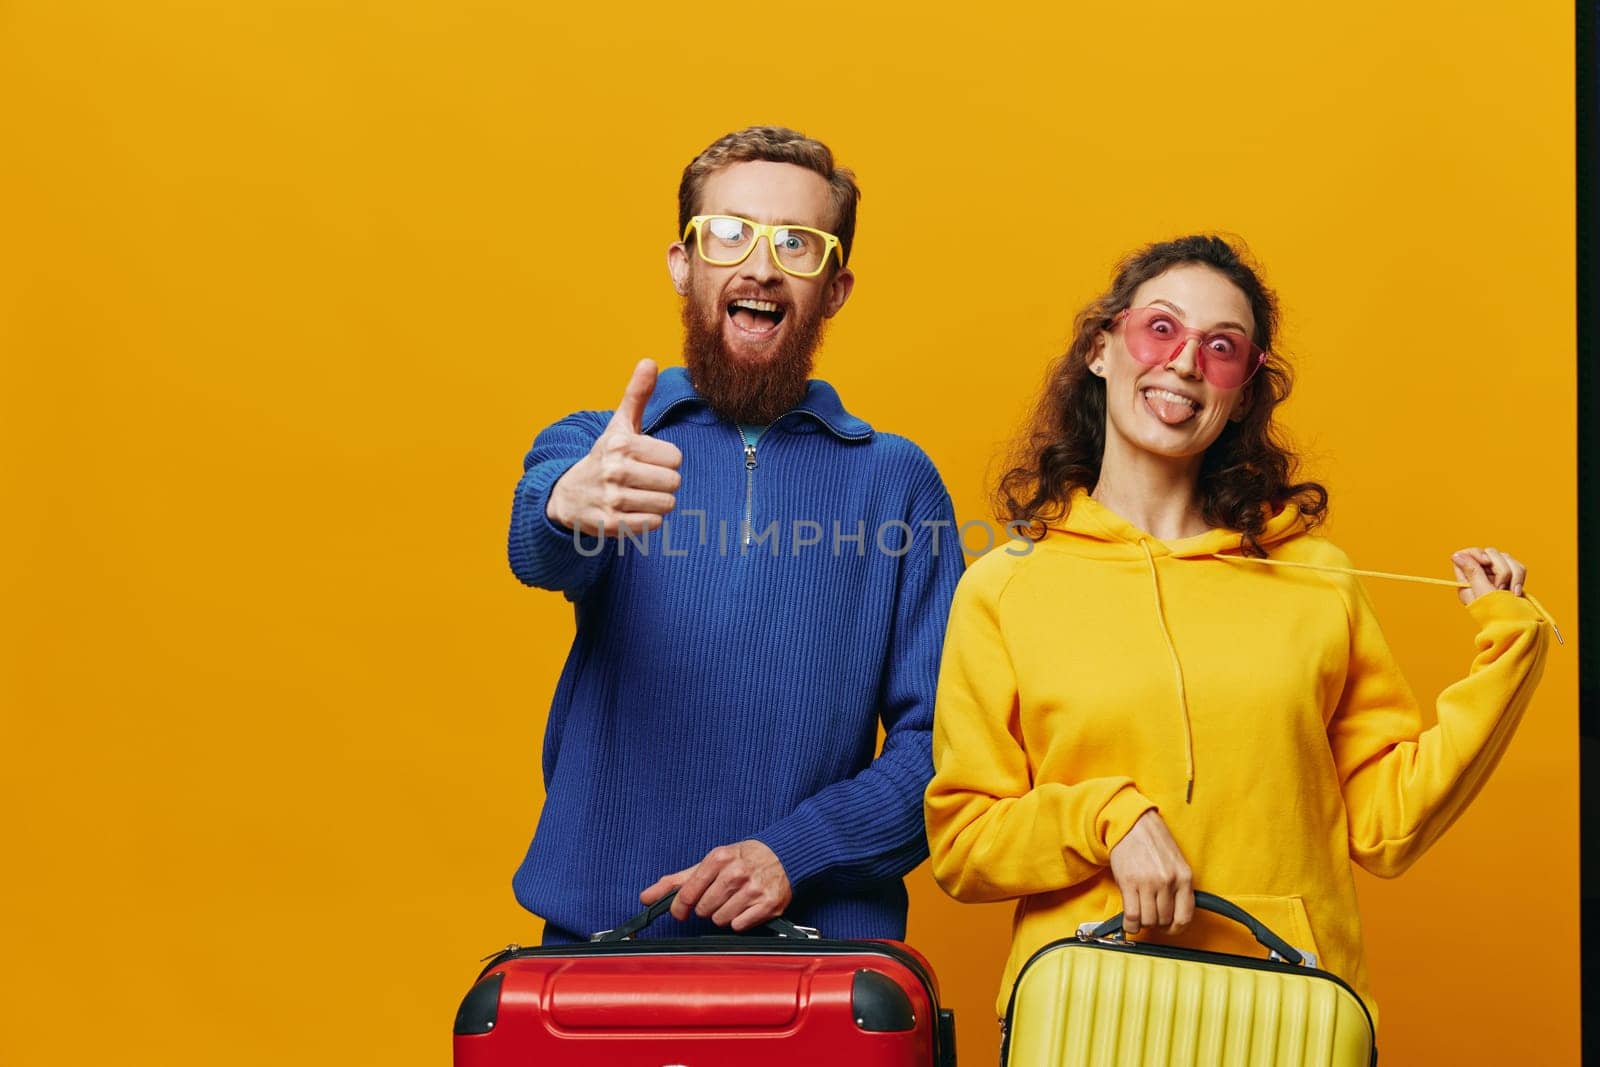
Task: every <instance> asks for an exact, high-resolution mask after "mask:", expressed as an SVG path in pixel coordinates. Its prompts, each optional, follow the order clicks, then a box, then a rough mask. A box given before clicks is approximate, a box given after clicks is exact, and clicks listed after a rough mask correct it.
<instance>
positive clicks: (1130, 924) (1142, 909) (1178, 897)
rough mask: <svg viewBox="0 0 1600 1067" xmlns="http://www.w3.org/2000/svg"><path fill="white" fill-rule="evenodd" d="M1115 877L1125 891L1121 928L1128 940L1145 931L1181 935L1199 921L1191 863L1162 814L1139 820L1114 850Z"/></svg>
mask: <svg viewBox="0 0 1600 1067" xmlns="http://www.w3.org/2000/svg"><path fill="white" fill-rule="evenodd" d="M1111 875H1112V877H1114V878H1115V879H1116V880H1117V888H1118V889H1120V890H1121V891H1122V929H1123V930H1124V931H1126V932H1127V934H1128V936H1130V937H1132V936H1133V935H1134V934H1137V933H1138V932H1139V930H1140V929H1141V928H1142V927H1145V926H1155V927H1159V928H1161V929H1162V930H1163V931H1164V932H1165V933H1169V934H1178V933H1182V932H1183V929H1184V927H1186V926H1188V925H1189V921H1190V920H1191V919H1193V918H1194V881H1193V876H1192V874H1191V873H1190V871H1189V863H1188V861H1187V860H1185V859H1184V858H1183V852H1182V850H1180V849H1179V848H1178V843H1177V842H1176V841H1174V840H1173V839H1172V832H1171V831H1170V830H1168V829H1167V824H1166V823H1165V822H1163V821H1162V819H1161V816H1160V814H1158V813H1157V812H1154V811H1147V812H1145V813H1144V814H1143V815H1141V816H1139V821H1138V822H1136V823H1134V824H1133V829H1132V830H1129V831H1128V836H1126V837H1124V838H1123V839H1122V840H1121V841H1118V842H1117V843H1116V845H1115V846H1114V847H1113V848H1112V849H1111Z"/></svg>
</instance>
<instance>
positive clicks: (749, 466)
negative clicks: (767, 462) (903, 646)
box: [744, 444, 756, 471]
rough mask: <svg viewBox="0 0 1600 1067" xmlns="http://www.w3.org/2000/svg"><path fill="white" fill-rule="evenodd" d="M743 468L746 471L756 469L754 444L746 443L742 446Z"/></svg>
mask: <svg viewBox="0 0 1600 1067" xmlns="http://www.w3.org/2000/svg"><path fill="white" fill-rule="evenodd" d="M744 469H745V470H747V471H753V470H755V469H756V446H755V445H752V444H746V445H745V446H744Z"/></svg>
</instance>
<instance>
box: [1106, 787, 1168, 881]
mask: <svg viewBox="0 0 1600 1067" xmlns="http://www.w3.org/2000/svg"><path fill="white" fill-rule="evenodd" d="M1155 810H1156V802H1155V801H1153V800H1151V799H1150V798H1149V797H1147V796H1145V795H1144V794H1143V793H1141V792H1139V791H1138V790H1137V789H1135V788H1133V786H1131V785H1128V786H1124V787H1123V788H1122V789H1120V790H1118V791H1117V793H1116V795H1115V796H1113V797H1112V798H1111V799H1110V800H1109V801H1107V802H1106V805H1105V807H1103V808H1101V809H1100V817H1099V818H1098V819H1097V820H1096V825H1095V829H1096V831H1097V833H1096V840H1097V841H1098V842H1099V843H1100V847H1101V848H1102V849H1103V851H1102V853H1101V854H1100V855H1098V856H1096V857H1095V859H1096V860H1097V861H1099V862H1100V863H1101V864H1102V865H1105V864H1108V863H1110V862H1111V850H1112V849H1114V848H1116V847H1117V844H1118V842H1120V841H1121V840H1122V839H1123V838H1124V837H1127V836H1128V831H1129V830H1132V829H1133V824H1134V823H1136V822H1138V821H1139V817H1140V816H1142V815H1143V814H1144V813H1145V812H1147V811H1155Z"/></svg>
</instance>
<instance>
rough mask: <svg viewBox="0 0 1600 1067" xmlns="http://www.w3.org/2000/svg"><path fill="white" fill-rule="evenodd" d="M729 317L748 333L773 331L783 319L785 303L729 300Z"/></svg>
mask: <svg viewBox="0 0 1600 1067" xmlns="http://www.w3.org/2000/svg"><path fill="white" fill-rule="evenodd" d="M728 317H729V318H730V319H732V320H733V324H734V325H735V326H737V327H739V329H741V330H743V331H745V332H746V333H771V332H772V331H773V330H775V329H777V328H778V323H780V322H782V321H783V305H781V304H774V303H773V302H772V301H770V300H748V299H740V300H733V301H729V303H728Z"/></svg>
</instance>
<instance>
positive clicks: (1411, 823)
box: [926, 237, 1547, 1014]
mask: <svg viewBox="0 0 1600 1067" xmlns="http://www.w3.org/2000/svg"><path fill="white" fill-rule="evenodd" d="M1277 317H1278V315H1277V307H1276V301H1275V298H1274V296H1273V294H1272V293H1271V292H1270V291H1269V290H1268V289H1267V288H1266V287H1265V286H1264V285H1263V284H1262V282H1261V280H1260V279H1259V278H1258V277H1257V274H1256V272H1255V270H1253V269H1252V268H1251V267H1250V266H1249V265H1248V264H1246V263H1245V262H1244V261H1243V260H1242V259H1241V258H1240V256H1239V255H1238V254H1237V253H1236V251H1235V250H1234V249H1233V248H1232V247H1231V246H1230V245H1228V244H1227V243H1226V242H1225V241H1223V240H1221V239H1218V238H1215V237H1185V238H1182V239H1179V240H1176V241H1170V242H1165V243H1162V244H1156V245H1152V246H1151V247H1149V248H1146V249H1144V250H1142V251H1140V252H1138V253H1136V254H1134V255H1133V256H1131V257H1130V258H1128V259H1127V260H1126V261H1125V262H1124V263H1123V264H1122V265H1121V267H1120V269H1119V271H1118V272H1117V274H1116V277H1115V280H1114V281H1113V284H1112V286H1111V288H1110V290H1109V291H1108V292H1106V293H1105V294H1104V295H1102V296H1101V297H1100V298H1098V299H1097V300H1095V301H1094V302H1092V303H1091V304H1089V306H1088V307H1087V308H1085V309H1084V310H1083V312H1082V313H1080V314H1079V315H1078V317H1077V323H1076V331H1075V336H1074V339H1073V342H1072V344H1071V346H1070V348H1069V349H1068V350H1067V352H1066V354H1065V355H1064V356H1062V357H1061V358H1060V359H1059V360H1057V361H1056V363H1055V364H1054V365H1053V366H1052V367H1051V369H1050V371H1049V375H1048V379H1047V384H1046V388H1045V391H1044V394H1043V396H1042V397H1041V398H1040V401H1039V404H1038V409H1037V413H1036V416H1035V420H1034V423H1033V426H1032V428H1031V431H1030V432H1029V433H1028V434H1027V435H1026V436H1025V437H1024V439H1023V440H1022V442H1021V444H1020V446H1019V448H1018V450H1017V454H1016V456H1015V463H1014V465H1013V466H1012V467H1011V469H1009V470H1008V471H1007V473H1006V474H1005V475H1004V477H1003V478H1002V480H1001V484H1000V493H999V496H1000V503H1001V507H1002V510H1003V512H1004V513H1005V514H1006V516H1007V517H1008V518H1009V519H1010V520H1012V521H1020V522H1023V523H1026V524H1029V526H1031V528H1032V530H1033V533H1034V536H1035V540H1036V542H1037V543H1036V544H1035V545H1034V546H1033V548H1032V550H1031V551H1030V552H1028V553H1025V554H1023V553H1018V552H1016V551H1015V549H1012V550H1002V551H996V552H992V553H990V554H989V555H987V556H985V557H984V558H983V559H982V560H980V561H978V562H977V563H976V564H975V565H974V566H973V567H972V568H971V569H970V570H968V571H967V573H966V576H965V577H964V578H963V580H962V582H961V585H960V588H959V590H958V591H957V593H956V598H955V603H954V605H953V607H952V611H951V618H950V627H949V631H948V635H947V637H946V639H945V649H944V661H943V668H942V673H941V676H940V682H939V695H938V705H937V710H936V712H935V719H934V750H933V752H934V765H935V774H934V778H933V781H932V783H931V784H930V785H929V787H928V791H927V795H926V814H927V821H928V839H929V843H930V845H931V849H932V858H933V870H934V874H935V876H936V877H937V879H938V880H939V883H940V884H941V885H942V886H943V887H944V888H945V890H946V891H947V892H949V893H950V894H951V895H952V896H954V897H956V898H958V899H960V900H965V901H996V900H1007V899H1016V900H1017V901H1018V904H1017V910H1016V917H1015V921H1014V927H1013V937H1012V944H1011V950H1010V955H1009V958H1008V960H1007V963H1006V970H1005V977H1004V980H1003V982H1002V986H1001V990H1000V999H999V1007H1000V1011H1001V1013H1002V1014H1004V1010H1005V1006H1006V1002H1007V999H1008V997H1009V994H1010V991H1011V986H1012V983H1013V981H1014V980H1015V978H1016V975H1017V971H1018V969H1019V968H1020V967H1021V965H1022V964H1023V963H1024V962H1025V961H1026V960H1027V959H1028V957H1029V956H1030V955H1032V953H1033V952H1034V951H1036V950H1037V949H1039V948H1040V947H1041V946H1043V945H1045V944H1046V943H1048V942H1050V941H1052V940H1055V939H1057V938H1061V937H1067V936H1071V935H1072V934H1073V933H1074V932H1076V930H1077V928H1078V926H1079V924H1080V923H1082V922H1085V921H1098V920H1101V919H1104V918H1106V917H1107V916H1109V915H1112V914H1115V913H1116V912H1118V911H1121V912H1123V913H1124V914H1125V927H1126V929H1127V931H1128V932H1129V933H1130V934H1134V933H1138V932H1139V931H1140V930H1143V931H1144V932H1145V935H1146V936H1148V937H1152V938H1154V939H1156V940H1171V941H1176V942H1178V943H1181V944H1184V945H1189V946H1192V947H1199V948H1210V949H1217V950H1220V951H1229V952H1239V953H1256V952H1257V951H1258V950H1257V949H1256V948H1255V947H1254V945H1253V943H1252V942H1251V941H1250V939H1249V935H1248V934H1246V933H1245V932H1244V931H1243V929H1242V928H1240V927H1237V926H1235V925H1233V924H1232V923H1230V922H1228V921H1227V920H1225V919H1221V918H1218V917H1217V916H1214V915H1212V914H1211V913H1209V912H1205V911H1200V912H1197V911H1196V910H1195V907H1194V894H1193V890H1194V888H1195V887H1196V886H1198V887H1199V888H1202V889H1206V890H1208V891H1210V892H1212V893H1216V894H1218V895H1220V896H1223V897H1226V898H1228V899H1230V900H1232V901H1233V902H1235V903H1237V904H1239V905H1240V906H1241V907H1243V908H1244V909H1245V910H1247V911H1249V912H1251V913H1253V914H1254V915H1255V916H1256V917H1257V918H1259V919H1261V920H1262V921H1263V922H1264V923H1265V924H1266V925H1267V926H1268V927H1270V928H1272V929H1274V930H1275V931H1276V932H1278V933H1279V934H1280V935H1282V936H1283V937H1284V938H1285V939H1286V940H1288V942H1289V943H1290V944H1292V945H1295V946H1297V947H1300V948H1304V949H1308V950H1310V951H1312V952H1313V953H1315V954H1316V955H1317V956H1318V957H1319V959H1320V966H1321V967H1322V968H1323V969H1326V970H1329V971H1332V972H1333V973H1334V974H1336V975H1338V976H1339V977H1341V978H1343V979H1344V980H1345V981H1346V982H1348V983H1349V984H1350V985H1351V986H1352V987H1353V988H1354V989H1355V990H1356V992H1357V993H1359V994H1360V995H1361V997H1362V999H1363V1000H1364V1001H1366V1002H1367V1003H1368V1005H1369V1007H1370V1005H1371V1003H1372V996H1371V990H1370V985H1369V982H1368V976H1367V972H1366V966H1365V963H1364V961H1363V950H1362V940H1361V923H1360V919H1359V917H1358V915H1357V909H1356V889H1355V880H1354V876H1353V873H1352V868H1351V864H1352V862H1353V863H1356V864H1360V865H1361V866H1362V867H1364V868H1365V869H1367V870H1369V871H1371V872H1373V873H1374V874H1377V875H1380V876H1384V877H1390V876H1393V875H1397V874H1399V873H1400V872H1402V871H1404V870H1405V869H1406V868H1407V867H1408V866H1409V865H1410V864H1411V863H1412V862H1414V861H1415V860H1416V859H1417V857H1418V856H1419V855H1421V854H1422V852H1423V851H1424V850H1426V849H1427V847H1428V846H1429V845H1430V844H1432V843H1433V842H1434V841H1435V840H1436V839H1437V838H1438V837H1439V835H1440V834H1442V833H1443V832H1444V830H1445V829H1446V828H1447V827H1448V826H1449V825H1450V823H1451V822H1452V821H1453V820H1454V819H1455V818H1456V817H1457V816H1458V815H1459V814H1460V813H1461V811H1462V810H1463V809H1464V808H1465V807H1466V805H1467V804H1468V802H1470V801H1471V799H1472V797H1473V796H1474V795H1475V794H1476V793H1477V791H1478V789H1479V788H1480V787H1481V786H1482V785H1483V783H1484V781H1485V780H1486V779H1487V777H1488V776H1489V774H1490V773H1491V771H1492V770H1493V769H1494V767H1495V764H1496V763H1497V762H1498V760H1499V759H1500V756H1501V754H1502V753H1503V752H1504V751H1505V749H1506V746H1507V745H1508V744H1509V743H1510V740H1511V736H1512V733H1513V732H1514V731H1515V729H1516V726H1517V722H1518V720H1519V719H1520V717H1521V715H1522V712H1523V709H1524V708H1525V707H1526V706H1527V704H1528V700H1529V697H1530V695H1531V694H1532V692H1533V689H1534V687H1535V685H1536V684H1537V682H1538V679H1539V676H1540V673H1541V671H1542V668H1543V662H1544V654H1545V647H1546V635H1547V625H1546V621H1545V618H1544V616H1543V613H1542V611H1540V610H1539V609H1538V608H1537V607H1536V605H1535V604H1532V603H1530V601H1529V600H1528V599H1526V598H1525V597H1524V596H1523V595H1522V585H1523V582H1524V580H1525V578H1526V570H1525V568H1524V567H1523V566H1522V564H1521V563H1519V562H1518V561H1517V560H1516V559H1514V558H1513V557H1512V556H1510V555H1508V554H1506V553H1503V552H1500V551H1497V550H1495V549H1493V548H1464V549H1462V550H1461V551H1459V552H1457V553H1455V554H1454V555H1453V556H1452V557H1451V562H1452V564H1453V565H1454V567H1455V572H1456V577H1457V580H1458V583H1459V585H1460V597H1461V600H1462V602H1463V603H1464V604H1465V605H1466V606H1467V612H1468V614H1469V615H1470V616H1471V618H1472V620H1473V622H1474V623H1475V625H1476V626H1477V628H1478V634H1477V638H1476V653H1475V655H1474V657H1473V659H1472V662H1471V666H1470V667H1469V669H1468V671H1467V674H1466V677H1465V678H1463V679H1461V680H1460V681H1458V682H1456V683H1455V684H1453V685H1451V686H1450V687H1449V688H1447V689H1446V690H1445V691H1444V692H1443V693H1442V694H1441V695H1440V697H1439V699H1438V724H1437V725H1436V726H1433V727H1430V728H1429V729H1427V730H1424V729H1422V725H1421V716H1420V714H1419V710H1418V706H1417V703H1416V700H1415V698H1414V697H1413V696H1412V693H1411V690H1410V688H1409V687H1408V686H1407V684H1406V681H1405V679H1404V678H1403V677H1402V675H1401V673H1400V671H1399V669H1398V668H1397V666H1396V664H1395V661H1394V658H1393V656H1392V655H1391V654H1390V651H1389V647H1388V645H1387V644H1386V642H1385V641H1384V637H1383V634H1382V632H1381V631H1380V629H1379V627H1378V622H1377V620H1376V619H1375V618H1374V616H1373V611H1372V605H1371V604H1370V603H1369V601H1368V599H1367V597H1366V595H1365V593H1364V592H1363V590H1362V588H1361V585H1360V584H1359V582H1358V581H1357V580H1356V578H1355V576H1354V574H1353V573H1352V569H1351V567H1350V562H1349V560H1348V559H1347V558H1346V557H1345V555H1344V554H1343V553H1342V552H1341V551H1340V550H1339V549H1338V548H1336V547H1335V546H1334V545H1332V544H1331V543H1329V542H1328V541H1327V540H1325V539H1324V538H1322V537H1319V536H1316V535H1314V534H1313V533H1312V530H1313V528H1314V527H1316V526H1317V524H1318V523H1319V522H1320V521H1321V519H1322V518H1323V516H1324V513H1325V511H1326V508H1327V501H1328V495H1327V492H1326V491H1325V490H1324V489H1323V487H1322V486H1320V485H1318V484H1316V483H1315V482H1310V481H1295V480H1294V471H1295V466H1296V463H1295V457H1294V455H1293V454H1292V453H1291V452H1290V451H1289V449H1288V448H1287V446H1286V445H1285V444H1284V443H1283V441H1282V439H1281V437H1280V436H1279V434H1278V433H1277V431H1276V429H1275V427H1274V424H1273V413H1274V410H1275V409H1276V408H1277V406H1278V404H1280V403H1281V402H1282V401H1283V399H1284V398H1285V397H1286V396H1287V395H1288V392H1289V383H1290V378H1289V370H1288V368H1287V366H1285V365H1284V363H1283V362H1282V361H1281V360H1280V359H1279V358H1278V357H1276V356H1274V355H1272V354H1271V351H1272V339H1273V332H1274V330H1275V328H1276V326H1277Z"/></svg>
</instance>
